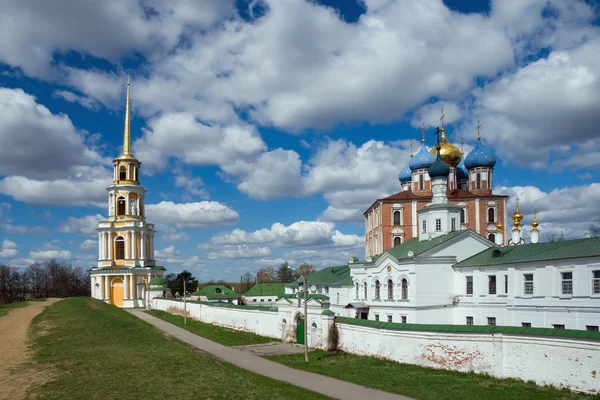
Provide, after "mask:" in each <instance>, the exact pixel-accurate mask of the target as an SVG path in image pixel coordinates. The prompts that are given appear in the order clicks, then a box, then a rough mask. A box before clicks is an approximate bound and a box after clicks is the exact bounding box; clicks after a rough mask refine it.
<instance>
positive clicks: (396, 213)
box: [394, 211, 400, 225]
mask: <svg viewBox="0 0 600 400" xmlns="http://www.w3.org/2000/svg"><path fill="white" fill-rule="evenodd" d="M394 225H400V211H394Z"/></svg>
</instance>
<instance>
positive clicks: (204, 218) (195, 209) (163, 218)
mask: <svg viewBox="0 0 600 400" xmlns="http://www.w3.org/2000/svg"><path fill="white" fill-rule="evenodd" d="M146 213H147V217H148V219H149V220H150V221H152V222H155V223H157V224H160V223H165V224H173V225H175V226H176V227H177V228H207V227H212V226H221V225H229V224H234V223H236V222H237V221H238V219H239V214H238V213H237V212H236V211H235V210H233V209H231V208H229V207H228V206H226V205H224V204H221V203H218V202H216V201H201V202H196V203H180V204H176V203H173V202H172V201H161V202H160V203H158V204H148V205H147V206H146Z"/></svg>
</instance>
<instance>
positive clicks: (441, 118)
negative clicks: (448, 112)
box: [440, 108, 446, 129]
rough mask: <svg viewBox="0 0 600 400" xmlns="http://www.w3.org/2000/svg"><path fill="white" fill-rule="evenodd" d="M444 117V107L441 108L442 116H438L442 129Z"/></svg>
mask: <svg viewBox="0 0 600 400" xmlns="http://www.w3.org/2000/svg"><path fill="white" fill-rule="evenodd" d="M444 117H446V116H445V115H444V109H443V108H442V116H441V117H440V122H441V124H442V129H444Z"/></svg>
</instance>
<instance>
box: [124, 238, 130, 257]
mask: <svg viewBox="0 0 600 400" xmlns="http://www.w3.org/2000/svg"><path fill="white" fill-rule="evenodd" d="M130 236H131V232H127V233H126V234H125V259H126V260H128V259H129V244H130V243H131V240H129V238H130Z"/></svg>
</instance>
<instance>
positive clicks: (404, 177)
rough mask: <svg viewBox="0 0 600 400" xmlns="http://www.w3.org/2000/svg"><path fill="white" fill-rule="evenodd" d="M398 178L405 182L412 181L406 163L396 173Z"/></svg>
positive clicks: (410, 172)
mask: <svg viewBox="0 0 600 400" xmlns="http://www.w3.org/2000/svg"><path fill="white" fill-rule="evenodd" d="M398 180H399V181H400V182H401V183H407V182H410V181H412V171H411V170H410V168H408V165H407V166H406V167H404V168H402V171H400V173H399V174H398Z"/></svg>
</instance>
